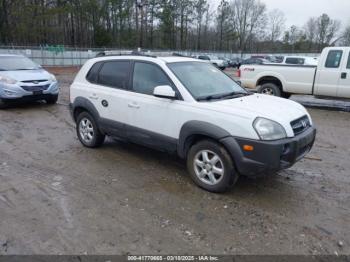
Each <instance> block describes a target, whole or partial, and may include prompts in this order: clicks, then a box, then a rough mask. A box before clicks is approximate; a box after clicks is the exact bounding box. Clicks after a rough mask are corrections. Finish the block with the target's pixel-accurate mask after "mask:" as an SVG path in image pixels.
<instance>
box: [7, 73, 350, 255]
mask: <svg viewBox="0 0 350 262" xmlns="http://www.w3.org/2000/svg"><path fill="white" fill-rule="evenodd" d="M56 73H59V74H58V79H59V81H60V82H61V86H62V95H61V97H60V100H59V104H58V105H54V106H47V105H45V104H40V103H36V104H31V105H27V106H21V107H16V108H11V109H7V110H4V111H0V210H1V219H0V254H128V253H131V254H135V253H136V254H140V253H141V254H169V253H171V254H188V253H191V254H203V253H205V254H208V253H209V254H334V253H338V254H350V248H349V247H350V216H349V215H350V190H349V188H350V176H349V170H350V161H349V160H350V157H349V155H350V139H349V130H350V121H349V119H350V114H349V113H344V112H334V111H333V112H330V111H323V110H315V109H310V112H311V115H312V117H313V119H314V122H315V123H316V125H317V127H318V137H317V141H316V145H315V147H314V149H313V150H312V152H311V153H310V154H309V156H308V158H307V159H304V160H303V161H301V162H299V163H298V164H296V165H295V166H294V167H293V168H291V169H289V170H287V171H283V172H280V173H279V174H277V175H275V176H270V177H266V178H262V179H258V180H253V179H247V178H243V177H242V178H240V180H239V181H238V184H237V185H236V187H235V188H234V189H233V190H232V191H231V192H229V193H227V194H222V195H217V194H211V193H207V192H205V191H203V190H201V189H199V188H197V187H196V186H195V185H193V184H192V182H191V181H190V179H189V177H188V175H187V174H186V171H185V166H184V164H183V163H182V162H181V161H179V160H178V159H177V158H176V157H173V156H169V155H165V154H163V153H159V152H155V151H152V150H149V149H146V148H143V147H139V146H136V145H131V144H127V143H123V142H116V141H113V140H108V141H107V142H106V144H105V145H104V146H103V147H102V148H100V149H97V150H91V149H86V148H83V147H82V146H81V144H80V143H79V141H78V140H77V138H76V135H75V129H74V124H73V122H72V120H71V118H70V116H69V112H68V108H67V106H66V105H67V103H68V92H67V90H68V88H67V87H68V85H69V83H70V82H71V81H72V79H73V74H71V73H70V72H69V71H66V70H61V71H59V72H56Z"/></svg>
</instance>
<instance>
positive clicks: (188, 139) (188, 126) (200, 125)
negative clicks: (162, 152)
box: [177, 121, 230, 158]
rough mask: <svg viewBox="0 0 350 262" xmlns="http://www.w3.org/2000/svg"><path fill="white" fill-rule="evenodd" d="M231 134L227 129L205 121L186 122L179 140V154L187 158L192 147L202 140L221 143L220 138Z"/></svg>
mask: <svg viewBox="0 0 350 262" xmlns="http://www.w3.org/2000/svg"><path fill="white" fill-rule="evenodd" d="M228 136H230V133H229V132H227V131H226V130H225V129H223V128H221V127H219V126H216V125H213V124H211V123H208V122H204V121H189V122H187V123H185V124H184V125H183V126H182V128H181V130H180V135H179V140H178V149H177V151H178V155H179V156H180V157H181V158H186V156H187V153H188V151H189V149H190V147H191V146H192V145H193V144H195V143H197V142H198V141H200V140H204V139H209V140H214V141H215V142H217V143H219V144H221V143H220V140H221V139H223V138H225V137H228Z"/></svg>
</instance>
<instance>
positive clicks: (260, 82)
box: [256, 75, 283, 92]
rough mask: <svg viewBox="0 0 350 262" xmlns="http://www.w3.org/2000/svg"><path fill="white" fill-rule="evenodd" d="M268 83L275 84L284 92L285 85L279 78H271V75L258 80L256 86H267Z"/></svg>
mask: <svg viewBox="0 0 350 262" xmlns="http://www.w3.org/2000/svg"><path fill="white" fill-rule="evenodd" d="M266 83H273V84H275V85H276V86H278V88H279V89H280V90H281V91H282V92H283V83H282V81H281V80H280V79H279V78H278V77H276V76H270V75H268V76H263V77H260V78H259V79H258V81H257V83H256V85H257V86H261V85H263V84H266Z"/></svg>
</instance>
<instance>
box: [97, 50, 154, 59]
mask: <svg viewBox="0 0 350 262" xmlns="http://www.w3.org/2000/svg"><path fill="white" fill-rule="evenodd" d="M114 52H115V53H114ZM104 56H145V57H153V58H157V56H156V55H151V54H145V53H143V52H139V51H135V50H134V51H126V52H125V51H124V52H123V51H117V52H116V51H102V52H99V53H97V55H96V57H104Z"/></svg>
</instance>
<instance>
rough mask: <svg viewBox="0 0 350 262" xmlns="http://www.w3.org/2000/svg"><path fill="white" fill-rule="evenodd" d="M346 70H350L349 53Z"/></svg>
mask: <svg viewBox="0 0 350 262" xmlns="http://www.w3.org/2000/svg"><path fill="white" fill-rule="evenodd" d="M346 68H347V69H350V53H349V57H348V63H347V65H346Z"/></svg>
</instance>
